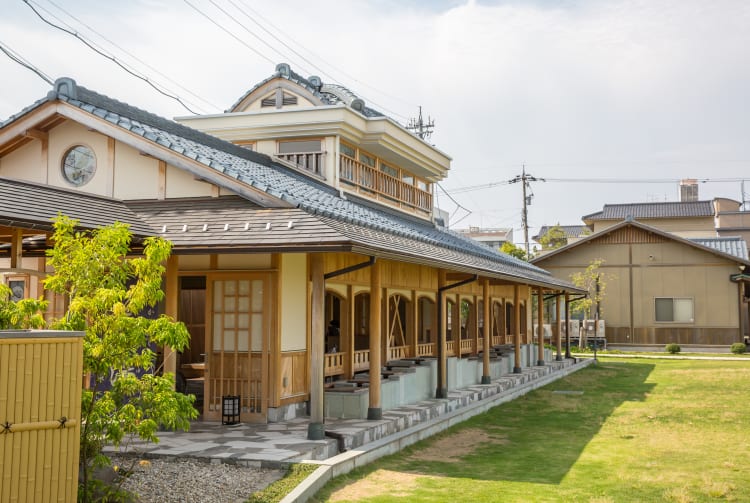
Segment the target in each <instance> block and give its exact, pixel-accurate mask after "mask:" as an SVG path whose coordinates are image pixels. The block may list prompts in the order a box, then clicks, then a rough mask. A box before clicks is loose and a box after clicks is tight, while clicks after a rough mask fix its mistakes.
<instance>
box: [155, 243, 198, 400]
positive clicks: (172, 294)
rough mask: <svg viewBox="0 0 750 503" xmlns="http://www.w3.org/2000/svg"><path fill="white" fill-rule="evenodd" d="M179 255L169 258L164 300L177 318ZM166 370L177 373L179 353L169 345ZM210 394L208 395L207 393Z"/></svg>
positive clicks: (167, 313)
mask: <svg viewBox="0 0 750 503" xmlns="http://www.w3.org/2000/svg"><path fill="white" fill-rule="evenodd" d="M177 260H178V259H177V255H170V256H169V258H168V259H167V268H166V269H167V270H166V275H167V277H166V282H165V285H164V290H165V292H164V293H165V296H166V298H165V302H164V314H166V315H167V316H170V317H172V318H173V319H175V320H176V319H177V316H178V314H179V313H178V312H177V293H178V290H179V283H178V277H177V269H178V266H177ZM163 351H164V372H171V373H172V374H173V375H177V354H176V353H175V352H174V350H173V349H172V348H170V347H169V346H164V348H163ZM206 396H208V395H206Z"/></svg>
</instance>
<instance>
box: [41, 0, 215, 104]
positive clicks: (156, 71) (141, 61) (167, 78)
mask: <svg viewBox="0 0 750 503" xmlns="http://www.w3.org/2000/svg"><path fill="white" fill-rule="evenodd" d="M47 2H49V3H50V4H51V5H53V6H55V8H57V9H58V10H59V11H61V12H63V13H64V14H65V15H66V16H68V17H70V18H71V19H74V20H75V21H77V22H78V23H79V24H81V25H82V26H84V27H85V28H87V29H88V30H90V31H91V32H93V33H94V34H95V35H97V36H98V37H99V38H101V39H102V40H105V41H106V42H108V43H109V44H110V45H112V46H113V47H115V48H117V49H119V50H120V51H121V52H123V53H124V54H126V55H127V56H129V57H131V58H132V59H134V60H135V61H137V62H138V63H140V64H142V65H143V66H145V67H146V68H148V69H149V70H151V71H152V72H154V73H156V74H157V75H160V76H161V77H163V78H164V79H166V80H167V81H168V82H170V83H171V84H173V85H175V86H177V87H178V88H180V89H182V90H183V91H185V92H186V93H188V94H189V95H191V96H192V97H194V98H196V99H198V100H200V101H202V102H203V103H204V104H206V105H208V106H210V107H211V108H213V109H215V110H220V109H221V107H219V106H217V105H215V104H213V103H211V102H210V101H207V100H206V99H204V98H203V97H201V96H199V95H197V94H195V93H194V92H192V91H191V90H190V89H188V88H186V87H185V86H183V85H182V84H180V83H179V82H177V81H176V80H174V79H172V78H170V77H169V76H168V75H166V74H164V73H163V72H161V71H160V70H159V69H158V68H155V67H153V66H151V65H149V64H148V63H147V62H145V61H143V60H142V59H140V58H139V57H138V56H136V55H135V54H133V53H131V52H129V51H128V50H127V49H124V48H123V47H122V46H120V45H118V44H117V43H115V42H113V41H112V40H111V39H109V38H107V37H106V36H104V35H102V34H101V33H99V32H98V31H96V29H94V28H92V27H91V26H90V25H88V24H86V23H85V22H84V21H82V20H81V19H79V18H77V17H76V16H74V15H73V14H71V13H70V12H68V11H67V10H65V9H64V8H62V7H60V6H59V5H58V4H57V3H55V2H54V1H53V0H47ZM40 8H43V7H41V6H40ZM45 12H47V13H49V14H50V15H53V14H51V13H50V12H49V11H47V10H46V9H45ZM53 16H54V15H53ZM56 19H58V20H59V21H61V22H63V21H62V20H61V19H60V18H57V17H56ZM65 24H66V25H67V26H68V28H71V29H72V27H71V26H70V25H69V24H67V23H65Z"/></svg>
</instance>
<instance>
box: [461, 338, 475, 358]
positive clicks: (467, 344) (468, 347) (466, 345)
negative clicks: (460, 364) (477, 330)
mask: <svg viewBox="0 0 750 503" xmlns="http://www.w3.org/2000/svg"><path fill="white" fill-rule="evenodd" d="M473 351H474V341H473V340H472V339H461V354H462V355H463V354H466V353H472V352H473Z"/></svg>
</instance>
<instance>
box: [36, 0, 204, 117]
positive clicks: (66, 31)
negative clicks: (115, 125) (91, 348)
mask: <svg viewBox="0 0 750 503" xmlns="http://www.w3.org/2000/svg"><path fill="white" fill-rule="evenodd" d="M22 1H23V3H25V4H26V5H28V6H29V8H30V9H31V10H32V11H34V14H36V15H37V17H39V19H41V20H42V21H44V22H45V23H46V24H48V25H50V26H52V27H53V28H56V29H58V30H60V31H62V32H64V33H67V34H68V35H72V36H73V37H75V38H77V39H78V40H80V41H81V42H82V43H83V44H85V45H86V46H87V47H88V48H89V49H91V50H92V51H94V52H96V53H97V54H99V55H100V56H102V57H104V58H106V59H108V60H110V61H112V62H113V63H115V64H116V65H117V66H119V67H120V68H122V69H123V70H125V71H126V72H127V73H129V74H130V75H132V76H133V77H136V78H137V79H140V80H142V81H144V82H145V83H147V84H148V85H149V86H151V87H152V88H153V89H154V90H155V91H157V92H158V93H159V94H161V95H163V96H166V97H167V98H171V99H173V100H175V101H176V102H178V103H179V104H180V105H182V106H183V108H185V110H187V111H188V112H190V113H191V114H194V115H197V113H196V112H195V111H193V109H191V108H190V107H189V106H187V104H185V102H184V101H183V100H182V99H180V97H178V96H175V95H173V94H170V93H168V92H166V91H164V90H163V89H160V88H159V87H158V86H157V85H155V84H154V83H153V82H152V81H151V80H150V79H149V78H148V77H144V76H143V75H139V74H138V73H137V72H135V71H133V70H131V69H130V68H128V67H126V66H125V65H124V64H123V63H121V62H120V61H118V60H117V58H115V57H114V56H112V55H110V54H107V53H106V52H104V51H103V50H101V49H98V48H97V47H95V46H94V45H93V44H92V43H90V42H89V41H88V40H86V39H85V38H84V37H82V36H81V35H79V34H78V33H77V32H75V31H72V30H69V29H66V28H63V27H62V26H58V25H56V24H55V23H53V22H52V21H50V20H48V19H47V18H45V17H44V16H42V14H41V13H40V12H39V11H38V10H36V9H35V8H34V6H33V5H32V4H31V1H30V0H22ZM39 7H40V8H42V7H41V6H39ZM45 11H46V9H45ZM47 12H48V11H47Z"/></svg>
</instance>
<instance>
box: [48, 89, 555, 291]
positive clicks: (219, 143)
mask: <svg viewBox="0 0 750 503" xmlns="http://www.w3.org/2000/svg"><path fill="white" fill-rule="evenodd" d="M58 98H59V99H60V100H63V101H67V102H68V103H70V104H71V105H73V106H76V107H79V108H81V109H85V108H84V107H90V106H93V111H94V112H93V113H95V114H96V115H98V116H102V117H103V116H106V114H108V113H110V114H113V115H116V116H118V120H117V121H116V122H115V124H119V123H120V122H121V120H120V119H122V120H125V119H126V120H127V121H129V123H130V124H131V125H132V128H131V129H130V131H131V132H134V133H136V134H139V135H141V136H143V137H144V138H146V139H148V140H149V141H152V142H155V143H159V144H162V145H165V146H166V148H169V149H171V150H172V151H175V152H180V153H182V155H185V156H187V157H189V158H191V159H196V160H197V161H198V162H200V163H202V164H204V165H205V166H207V167H209V168H211V169H214V170H217V171H221V172H224V173H225V174H226V175H227V176H231V177H234V178H235V179H237V180H239V181H241V182H243V183H246V184H248V185H252V186H254V187H256V188H259V189H261V190H263V191H265V192H267V193H269V194H272V195H273V196H275V197H277V198H278V199H283V200H285V201H288V202H291V203H292V204H293V205H295V206H296V207H297V208H299V209H301V210H303V211H305V212H307V213H309V214H311V215H318V216H321V218H323V217H324V218H329V219H331V221H335V222H340V223H342V224H346V225H349V226H350V227H352V228H357V229H358V230H357V232H354V233H353V234H352V235H351V236H352V239H353V238H354V237H364V236H368V235H376V236H377V243H370V244H371V245H374V244H378V243H381V244H382V243H384V242H387V243H391V247H392V249H393V251H394V252H397V253H409V254H414V252H415V250H417V249H419V250H422V251H421V252H420V253H417V255H420V254H421V256H423V257H431V256H432V255H429V254H434V256H435V257H442V259H436V260H442V262H443V263H447V264H450V265H451V266H452V267H453V266H464V267H479V268H480V269H482V270H483V271H485V272H488V273H498V274H503V275H509V276H513V277H526V276H528V277H529V278H531V277H533V278H535V279H534V281H537V282H542V283H544V282H545V281H546V282H547V283H549V284H558V283H557V282H558V280H556V279H555V278H553V277H552V276H551V275H550V274H549V273H547V272H546V271H544V270H542V269H540V268H538V267H536V266H534V265H531V264H529V263H527V262H523V261H521V260H518V259H516V258H514V257H511V256H509V255H506V254H503V253H500V252H498V251H495V250H492V249H490V248H488V247H486V246H484V245H483V244H481V243H479V242H476V241H473V240H471V239H470V238H468V237H464V236H461V235H459V234H457V233H454V232H451V231H448V230H445V229H442V228H438V227H436V226H435V225H434V224H433V223H432V222H429V221H426V220H422V219H418V218H416V217H409V216H408V215H405V214H403V213H400V212H398V211H396V210H392V211H391V210H389V209H386V208H384V207H379V206H378V205H376V204H375V203H369V202H365V200H359V199H357V198H355V197H348V198H343V197H342V196H341V195H340V194H339V192H338V191H337V190H336V189H334V188H333V187H329V186H327V185H325V184H324V183H322V182H320V181H317V180H315V179H313V178H310V177H307V176H305V175H303V174H300V173H298V172H296V171H294V170H292V169H290V168H288V167H286V166H283V165H281V164H279V163H276V162H274V161H273V160H272V159H271V158H269V157H268V156H265V155H262V154H259V153H257V152H253V151H251V150H248V149H245V148H242V147H240V146H237V145H234V144H232V143H229V142H227V141H224V140H221V139H219V138H216V137H213V136H210V135H208V134H205V133H202V132H200V131H196V130H194V129H191V128H189V127H187V126H184V125H181V124H178V123H176V122H173V121H170V120H167V119H164V118H162V117H159V116H157V115H154V114H151V113H149V112H146V111H143V110H140V109H138V108H135V107H132V106H130V105H127V104H125V103H122V102H119V101H116V100H113V99H111V98H109V97H106V96H103V95H100V94H98V93H95V92H93V91H90V90H88V89H86V88H83V87H81V86H77V87H76V92H75V96H74V97H73V98H71V97H68V96H65V95H62V94H61V95H59V96H58ZM102 114H104V115H102ZM365 229H369V230H370V231H371V232H369V233H368V232H364V230H365ZM418 244H419V245H418ZM410 247H411V248H410ZM563 283H564V284H565V285H568V286H570V285H569V283H565V282H563Z"/></svg>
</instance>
